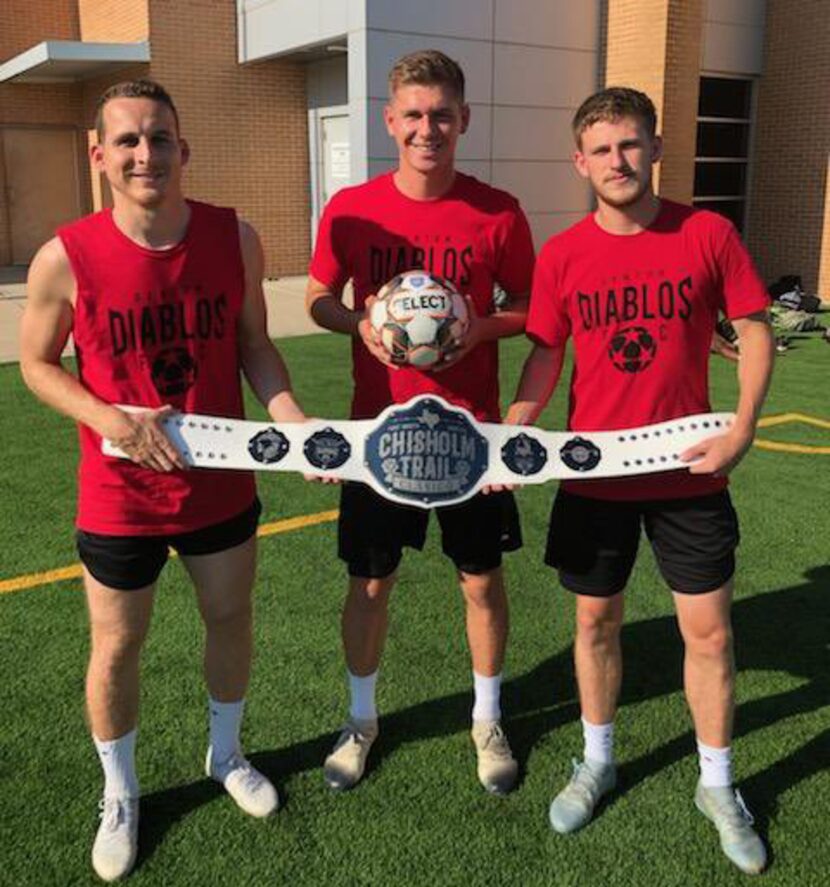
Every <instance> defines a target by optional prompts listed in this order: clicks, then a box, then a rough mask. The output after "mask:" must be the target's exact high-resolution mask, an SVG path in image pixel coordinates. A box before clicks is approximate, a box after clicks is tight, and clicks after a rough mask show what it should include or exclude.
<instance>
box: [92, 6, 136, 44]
mask: <svg viewBox="0 0 830 887" xmlns="http://www.w3.org/2000/svg"><path fill="white" fill-rule="evenodd" d="M76 2H77V4H78V18H79V29H80V34H81V37H80V39H81V40H84V41H86V42H87V43H136V42H138V41H139V40H146V39H147V38H148V36H149V34H150V11H149V5H148V4H149V0H76Z"/></svg>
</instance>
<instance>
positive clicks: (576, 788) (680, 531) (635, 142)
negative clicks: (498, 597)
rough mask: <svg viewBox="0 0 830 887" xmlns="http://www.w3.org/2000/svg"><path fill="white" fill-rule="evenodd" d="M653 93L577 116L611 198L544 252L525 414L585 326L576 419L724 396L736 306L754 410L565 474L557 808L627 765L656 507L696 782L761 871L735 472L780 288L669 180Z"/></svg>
mask: <svg viewBox="0 0 830 887" xmlns="http://www.w3.org/2000/svg"><path fill="white" fill-rule="evenodd" d="M655 128H656V115H655V111H654V106H653V105H652V103H651V101H650V100H649V99H648V97H647V96H645V95H643V94H642V93H640V92H637V91H636V90H632V89H623V88H612V89H607V90H604V91H602V92H600V93H598V94H596V95H594V96H592V97H591V98H589V99H588V100H587V101H586V102H585V103H584V104H583V105H582V107H581V108H580V109H579V110H578V111H577V113H576V116H575V118H574V123H573V130H574V135H575V137H576V143H577V149H576V153H575V155H574V157H575V163H576V168H577V171H578V172H579V173H580V175H582V176H583V177H584V178H585V179H587V180H588V181H589V183H590V185H591V187H592V189H593V191H594V193H595V195H596V199H597V210H596V212H594V213H592V214H591V215H589V216H587V217H586V218H585V219H583V220H582V221H581V222H578V223H577V224H576V225H574V226H573V227H572V228H569V229H568V230H567V231H564V232H563V233H561V234H559V235H557V236H555V237H553V238H552V239H551V240H550V241H548V243H547V244H546V245H545V246H544V248H543V250H542V252H541V253H540V255H539V259H538V262H537V265H536V270H535V275H534V282H533V289H532V294H531V305H530V311H529V315H528V324H527V332H528V335H529V336H530V338H531V339H532V340H533V342H534V343H535V344H534V348H533V351H532V352H531V354H530V356H529V357H528V359H527V362H526V363H525V367H524V371H523V374H522V378H521V381H520V383H519V388H518V392H517V394H516V399H515V402H514V403H513V405H512V406H511V407H510V410H509V413H508V418H507V421H509V422H512V423H516V424H521V423H531V422H533V421H534V420H535V419H536V418H537V417H538V415H539V413H540V412H541V411H542V409H543V408H544V406H545V404H546V403H547V402H548V400H549V398H550V396H551V393H552V392H553V389H554V387H555V386H556V383H557V380H558V378H559V375H560V371H561V367H562V358H563V354H564V350H565V342H566V340H567V339H568V338H569V337H570V338H572V339H573V352H574V372H573V376H572V379H571V387H570V412H569V428H570V429H572V430H574V431H580V432H590V431H602V430H609V429H617V428H631V427H635V426H638V425H645V424H649V423H654V422H661V421H664V420H668V419H674V418H677V417H679V416H684V415H688V414H691V413H700V412H707V411H709V409H710V407H709V397H708V376H707V363H708V351H709V345H710V343H711V341H712V334H713V331H714V327H715V322H716V320H717V316H718V311H719V310H721V311H723V312H724V314H725V315H726V316H727V317H728V318H729V319H730V320H731V321H732V323H733V324H734V326H735V328H736V330H737V331H738V333H739V335H740V360H739V362H738V381H739V385H740V397H739V402H738V407H737V419H736V421H735V424H734V425H733V426H732V428H731V430H730V431H729V433H728V434H726V435H724V436H722V437H718V438H711V439H709V440H707V441H705V442H704V443H702V444H701V445H700V446H699V447H695V448H694V449H692V450H689V451H687V452H686V453H685V454H684V455H683V458H684V460H685V461H687V462H689V463H690V464H689V466H688V468H687V469H685V470H678V471H673V472H666V473H663V474H657V475H651V476H646V477H637V478H622V479H616V480H596V481H590V480H585V481H578V482H574V481H568V482H563V483H562V485H561V487H560V489H559V492H558V494H557V497H556V501H555V503H554V506H553V512H552V515H551V522H550V529H549V536H548V547H547V554H546V561H547V563H548V564H549V565H550V566H552V567H556V568H557V569H558V571H559V577H560V581H561V582H562V584H563V585H564V586H565V587H566V588H567V589H569V590H570V591H572V592H574V593H575V594H576V595H577V603H576V640H575V645H574V656H575V661H576V672H577V679H578V683H579V693H580V703H581V707H582V723H583V730H584V737H585V749H584V760H583V761H582V763H581V764H579V766H578V767H577V768H576V769H575V772H574V775H573V778H572V780H571V782H570V783H569V785H568V786H567V787H566V788H565V789H564V790H563V791H562V792H561V793H560V794H559V795H558V796H557V797H556V798H555V799H554V801H553V803H552V804H551V809H550V819H551V824H552V825H553V827H554V829H556V830H557V831H559V832H571V831H574V830H576V829H578V828H580V827H581V826H583V825H584V824H585V823H587V822H588V821H589V819H590V818H591V816H592V814H593V811H594V807H595V805H596V804H597V802H598V801H599V799H600V798H601V797H602V795H604V794H605V793H606V792H608V791H611V790H612V789H613V787H614V785H615V782H616V772H615V766H614V757H613V747H612V739H613V732H612V731H613V719H614V715H615V712H616V707H617V698H618V695H619V689H620V680H621V673H622V657H621V652H620V629H621V626H622V620H623V589H624V587H625V585H626V582H627V581H628V577H629V574H630V572H631V568H632V566H633V564H634V560H635V557H636V553H637V546H638V541H639V537H640V527H641V523H642V524H643V525H644V526H645V530H646V534H647V535H648V538H649V540H650V542H651V544H652V548H653V550H654V554H655V557H656V559H657V563H658V566H659V567H660V570H661V572H662V574H663V577H664V579H665V580H666V582H667V583H668V585H669V587H670V588H671V589H672V592H673V594H674V601H675V606H676V610H677V618H678V622H679V625H680V631H681V634H682V636H683V639H684V642H685V669H684V675H685V687H686V695H687V698H688V701H689V706H690V708H691V712H692V717H693V720H694V724H695V731H696V735H697V742H698V749H699V752H700V765H701V778H700V782H699V784H698V788H697V792H696V795H695V800H696V803H697V805H698V807H699V808H700V809H701V811H702V812H704V813H705V814H706V816H708V817H709V818H710V819H711V820H713V822H714V823H715V824H716V826H717V828H718V831H719V832H720V835H721V843H722V846H723V849H724V852H725V853H726V854H727V856H728V857H729V858H730V859H731V860H732V861H733V862H734V863H735V864H736V865H738V867H739V868H741V869H742V870H743V871H746V872H757V871H760V870H761V869H762V868H763V867H764V865H765V861H766V855H765V851H764V846H763V844H762V842H761V840H760V839H759V838H758V836H757V835H756V834H755V832H754V831H753V830H752V829H751V827H750V824H751V821H750V819H749V817H748V816H747V815H746V808H745V807H744V806H743V804H742V801H741V800H740V796H739V795H737V793H736V792H735V791H734V789H733V788H732V774H731V757H730V748H729V746H730V741H731V736H732V716H733V709H734V694H733V683H734V667H733V658H732V633H731V625H730V615H729V613H730V604H731V599H732V588H733V579H732V576H733V572H734V565H735V559H734V549H735V547H736V545H737V543H738V525H737V519H736V516H735V512H734V510H733V508H732V505H731V503H730V500H729V494H728V492H727V490H726V484H727V480H726V476H727V474H728V473H729V472H730V471H731V470H732V469H733V468H734V467H735V466H736V465H737V464H738V462H739V461H740V460H741V458H742V457H743V455H744V454H745V453H746V451H747V450H748V448H749V446H750V445H751V443H752V438H753V435H754V432H755V424H756V420H757V418H758V414H759V412H760V410H761V405H762V403H763V400H764V396H765V394H766V391H767V387H768V384H769V379H770V373H771V370H772V357H773V348H772V336H771V334H770V328H769V324H768V320H767V315H766V306H767V294H766V290H765V288H764V286H763V284H762V282H761V280H760V279H759V278H758V275H757V273H756V271H755V269H754V268H753V265H752V262H751V260H750V258H749V256H748V255H747V252H746V250H745V248H744V247H743V245H742V244H741V241H740V238H739V237H738V234H737V232H736V231H735V229H734V228H733V226H732V225H731V224H730V223H729V222H728V221H726V220H725V219H724V218H722V217H721V216H719V215H715V214H713V213H710V212H705V211H702V210H694V209H692V208H690V207H687V206H682V205H680V204H677V203H673V202H671V201H668V200H661V199H659V198H658V197H657V196H655V194H654V191H653V189H652V165H653V164H654V163H655V162H656V161H657V160H659V158H660V153H661V142H660V139H659V137H657V136H656V135H655Z"/></svg>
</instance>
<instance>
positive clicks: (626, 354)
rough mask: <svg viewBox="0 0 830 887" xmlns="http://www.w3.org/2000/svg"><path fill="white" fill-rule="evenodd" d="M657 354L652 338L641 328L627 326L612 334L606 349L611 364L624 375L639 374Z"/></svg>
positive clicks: (655, 344)
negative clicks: (612, 336)
mask: <svg viewBox="0 0 830 887" xmlns="http://www.w3.org/2000/svg"><path fill="white" fill-rule="evenodd" d="M656 354H657V342H655V341H654V336H652V335H651V333H650V332H649V331H648V330H647V329H645V327H641V326H627V327H626V328H625V329H622V330H620V331H619V332H617V333H615V334H614V338H613V339H611V344H610V345H609V347H608V356H609V357H610V358H611V363H613V364H614V366H615V367H616V368H617V369H618V370H621V371H622V372H624V373H641V372H642V371H643V370H644V369H646V367H649V366H651V362H652V361H653V360H654V357H655V355H656Z"/></svg>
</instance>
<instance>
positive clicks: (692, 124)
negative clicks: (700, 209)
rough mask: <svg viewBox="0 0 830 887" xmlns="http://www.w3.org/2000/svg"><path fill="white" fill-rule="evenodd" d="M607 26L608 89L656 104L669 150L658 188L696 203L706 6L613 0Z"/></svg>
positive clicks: (687, 1) (698, 0) (671, 0)
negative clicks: (636, 93)
mask: <svg viewBox="0 0 830 887" xmlns="http://www.w3.org/2000/svg"><path fill="white" fill-rule="evenodd" d="M607 21H608V26H607V38H606V39H607V45H608V52H607V57H606V73H605V83H606V85H607V86H632V87H634V88H635V89H639V90H641V91H642V92H645V93H646V94H647V95H648V96H649V97H650V98H651V100H652V101H653V102H654V105H655V108H656V109H657V118H658V131H659V132H660V133H661V134H662V136H663V142H664V146H665V151H664V158H663V161H662V162H661V163H660V165H659V166H658V167H657V169H656V172H655V188H656V189H657V191H658V192H659V193H660V194H662V195H663V196H664V197H667V198H670V199H672V200H679V201H681V202H683V203H691V200H692V189H693V184H694V158H695V140H696V119H697V99H698V91H699V81H700V58H701V48H702V34H703V0H608V13H607Z"/></svg>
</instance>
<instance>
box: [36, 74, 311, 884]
mask: <svg viewBox="0 0 830 887" xmlns="http://www.w3.org/2000/svg"><path fill="white" fill-rule="evenodd" d="M96 123H97V130H98V144H97V145H96V146H95V147H94V148H93V149H92V152H91V156H92V162H93V164H94V166H95V168H96V169H97V170H98V171H99V172H102V173H103V174H105V175H106V177H107V180H108V182H109V184H110V186H111V188H112V195H113V209H112V210H111V211H110V210H104V211H103V212H100V213H96V214H94V215H92V216H88V217H86V218H83V219H80V220H79V221H77V222H75V223H73V224H71V225H68V226H66V227H64V228H62V229H61V230H60V231H59V232H58V236H57V237H55V238H54V239H53V240H51V241H49V242H48V243H47V244H46V245H45V246H43V247H42V248H41V250H40V251H39V252H38V254H37V255H36V257H35V259H34V261H33V263H32V266H31V270H30V274H29V282H28V303H27V306H26V311H25V314H24V317H23V322H22V328H21V369H22V372H23V375H24V378H25V380H26V382H27V384H28V385H29V387H30V388H31V389H32V390H33V391H34V392H35V394H36V395H37V396H38V397H39V398H41V399H42V400H43V401H44V402H45V403H47V404H48V405H49V406H51V407H54V408H55V409H56V410H58V411H60V412H62V413H64V414H65V415H68V416H70V417H71V418H73V419H75V420H76V421H77V422H78V425H79V433H80V443H81V460H80V467H79V497H78V516H77V538H78V550H79V553H80V556H81V560H82V562H83V567H84V585H85V588H86V597H87V603H88V608H89V614H90V625H91V634H92V650H91V655H90V662H89V670H88V673H87V693H86V695H87V705H88V711H89V720H90V725H91V728H92V733H93V738H94V741H95V745H96V748H97V749H98V754H99V757H100V760H101V764H102V767H103V770H104V778H105V787H104V797H103V801H102V802H101V809H102V814H101V824H100V827H99V829H98V833H97V836H96V839H95V844H94V846H93V851H92V862H93V866H94V868H95V870H96V872H97V873H98V874H99V875H100V876H101V877H102V878H104V879H105V880H114V879H115V878H118V877H120V876H122V875H124V874H126V873H127V872H129V870H130V869H131V867H132V865H133V863H134V860H135V854H136V838H137V827H138V795H139V788H138V780H137V778H136V773H135V763H134V748H135V738H136V723H137V716H138V670H139V654H140V650H141V646H142V643H143V641H144V637H145V635H146V632H147V629H148V627H149V623H150V615H151V611H152V606H153V595H154V591H155V585H156V580H157V578H158V575H159V573H160V572H161V569H162V567H163V566H164V563H165V560H166V558H167V551H168V546H172V547H173V548H175V549H176V550H177V551H178V553H179V554H180V556H181V559H182V562H183V564H184V566H185V568H186V569H187V571H188V572H189V574H190V577H191V579H192V581H193V584H194V586H195V588H196V593H197V597H198V602H199V609H200V612H201V614H202V618H203V620H204V624H205V629H206V644H205V665H204V667H205V679H206V682H207V685H208V690H209V693H210V704H209V710H210V744H209V748H208V754H207V761H206V769H207V773H208V775H209V776H211V777H212V778H213V779H215V780H217V781H219V782H221V783H222V784H224V786H225V788H226V789H227V791H228V792H229V793H230V795H231V796H232V797H233V798H234V800H235V801H236V803H237V804H238V805H239V806H240V807H241V808H242V809H243V810H245V811H246V812H247V813H250V814H251V815H253V816H267V815H268V814H270V813H271V812H273V811H274V810H275V809H276V807H277V804H278V798H277V794H276V792H275V790H274V787H273V786H272V785H271V783H270V782H269V781H268V780H267V779H266V778H265V777H264V776H263V775H262V774H261V773H259V772H258V771H256V770H255V769H254V768H253V767H252V766H251V765H250V764H249V763H248V761H247V760H246V759H245V758H244V757H243V755H242V752H241V750H240V745H239V726H240V721H241V718H242V709H243V701H244V695H245V691H246V688H247V686H248V678H249V670H250V661H251V588H252V584H253V579H254V569H255V554H256V526H257V521H258V517H259V512H260V504H259V501H258V499H257V498H256V490H255V487H254V480H253V476H252V475H250V474H248V473H241V472H221V471H212V472H203V471H198V470H191V471H186V470H183V469H184V468H185V466H184V464H183V463H182V460H181V458H180V457H179V455H178V453H177V451H176V450H175V449H174V448H173V447H172V445H171V444H170V442H169V441H168V440H167V438H166V436H165V435H164V433H163V432H162V430H161V426H160V424H159V422H160V418H161V417H163V416H164V415H165V413H167V412H169V411H170V410H171V409H173V408H175V409H178V410H183V411H189V412H201V413H208V414H213V415H221V416H228V417H242V415H243V405H242V391H241V384H240V370H242V371H243V372H244V373H245V375H246V377H247V379H248V381H249V382H250V384H251V386H252V387H253V389H254V391H255V392H256V394H257V396H258V397H259V398H260V400H261V401H262V403H263V404H265V406H266V407H267V409H268V412H269V414H270V415H271V416H272V417H273V418H274V420H275V421H302V420H303V419H304V416H303V413H302V412H301V410H300V408H299V407H298V405H297V404H296V402H295V400H294V397H293V395H292V392H291V387H290V382H289V378H288V373H287V371H286V368H285V365H284V363H283V361H282V359H281V358H280V356H279V354H278V353H277V351H276V350H275V348H274V347H273V345H272V344H271V342H270V340H269V339H268V336H267V333H266V324H265V305H264V299H263V294H262V283H261V282H262V276H263V258H262V250H261V247H260V243H259V239H258V237H257V234H256V232H255V231H254V230H253V229H252V228H251V227H250V226H248V225H247V224H245V223H243V222H239V221H238V220H237V218H236V214H235V212H234V211H233V210H230V209H221V208H218V207H213V206H209V205H207V204H202V203H196V202H194V201H189V200H186V199H185V198H184V196H183V193H182V182H181V178H182V170H183V167H184V165H185V163H186V162H187V159H188V154H189V151H188V146H187V143H186V142H185V141H184V140H183V139H182V138H181V137H180V135H179V122H178V116H177V113H176V110H175V107H174V105H173V102H172V100H171V99H170V96H169V95H168V94H167V93H166V92H165V91H164V90H163V89H162V87H160V86H159V85H158V84H155V83H152V82H149V81H135V82H131V83H123V84H119V85H117V86H115V87H112V88H111V89H110V90H108V91H107V92H106V93H105V94H104V95H103V96H102V97H101V99H100V100H99V104H98V114H97V121H96ZM70 333H72V335H73V337H74V341H75V347H76V353H77V360H78V377H75V376H74V375H72V374H70V373H69V372H67V371H66V370H65V369H64V368H63V367H62V366H61V363H60V355H61V351H62V349H63V347H64V345H65V344H66V341H67V338H68V336H69V334H70ZM114 404H128V405H133V406H141V407H148V408H150V409H149V410H148V411H147V412H126V411H124V410H121V409H119V408H118V407H117V406H114ZM102 438H106V439H108V440H111V441H113V442H114V443H115V444H116V445H117V446H118V447H120V448H121V449H122V450H123V451H124V452H125V453H127V454H128V455H129V457H130V460H131V461H125V460H120V459H114V458H111V457H107V456H104V455H103V454H102V453H101V441H102Z"/></svg>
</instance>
